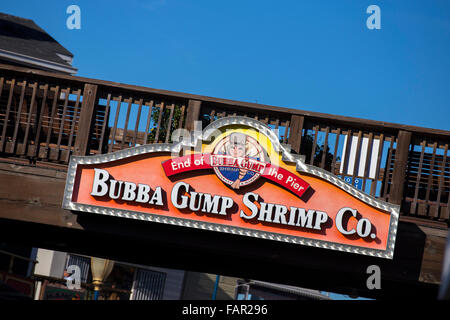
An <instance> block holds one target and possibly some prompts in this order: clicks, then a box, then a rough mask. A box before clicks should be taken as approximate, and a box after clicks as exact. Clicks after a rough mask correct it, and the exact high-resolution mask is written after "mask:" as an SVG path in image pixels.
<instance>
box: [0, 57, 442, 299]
mask: <svg viewBox="0 0 450 320" xmlns="http://www.w3.org/2000/svg"><path fill="white" fill-rule="evenodd" d="M230 115H240V116H245V117H251V118H255V119H258V120H260V121H262V122H264V123H266V124H268V125H269V126H271V127H272V128H273V129H275V130H277V132H278V135H279V139H280V141H281V142H283V143H287V144H289V145H290V146H291V148H292V151H293V152H296V153H299V154H304V155H305V156H306V161H307V162H308V163H310V164H314V165H316V166H318V167H321V168H324V169H326V170H328V171H331V172H333V173H335V174H342V173H345V174H346V175H347V176H349V177H351V178H352V179H353V180H354V179H356V178H358V179H361V181H362V186H361V188H362V190H364V191H365V192H367V193H368V194H370V195H373V196H375V197H377V198H380V199H382V200H384V201H388V202H391V203H394V204H399V205H401V218H400V224H399V227H398V238H397V244H396V250H395V254H394V259H393V260H392V261H385V260H380V259H376V258H370V257H362V256H355V255H352V254H343V253H336V252H328V251H323V250H320V249H312V248H303V247H299V246H295V245H289V244H283V243H271V242H267V241H262V240H258V239H241V238H240V237H236V236H231V235H222V234H221V235H218V234H215V233H212V232H208V231H198V230H184V229H183V228H180V227H175V226H165V225H153V224H151V223H137V222H136V221H126V223H125V222H124V221H123V220H120V219H118V218H113V217H98V216H95V217H93V216H91V215H89V214H79V213H77V212H70V211H66V210H63V209H62V208H61V202H62V197H63V192H64V183H65V177H66V170H67V163H68V161H69V157H70V155H71V154H74V155H92V154H99V153H100V154H101V153H108V152H114V151H117V150H122V149H126V148H130V147H133V146H136V145H140V144H146V143H158V142H170V141H171V133H172V132H173V131H174V130H176V129H181V128H185V129H188V130H193V129H194V122H195V121H201V122H202V123H203V125H206V124H208V123H210V122H212V121H214V120H216V119H218V118H221V117H226V116H230ZM354 139H356V140H355V141H356V153H355V154H354V155H353V157H354V158H352V155H351V153H350V151H349V150H350V148H346V152H343V151H342V150H343V146H344V144H345V143H346V141H349V142H350V141H353V140H354ZM349 144H350V143H349ZM449 144H450V132H449V131H445V130H437V129H427V128H421V127H415V126H408V125H400V124H394V123H387V122H380V121H373V120H365V119H357V118H351V117H344V116H336V115H330V114H322V113H317V112H310V111H303V110H298V109H288V108H282V107H275V106H267V105H261V104H255V103H248V102H240V101H231V100H225V99H218V98H212V97H205V96H198V95H193V94H186V93H180V92H172V91H165V90H157V89H151V88H146V87H139V86H134V85H126V84H120V83H115V82H110V81H102V80H96V79H87V78H82V77H75V76H68V75H61V74H54V73H49V72H45V71H38V70H32V69H26V68H20V67H14V66H8V65H0V240H2V241H5V240H8V241H10V240H14V241H18V242H24V243H27V244H32V245H35V246H41V247H47V248H53V249H59V250H69V248H70V251H71V252H80V253H82V254H89V255H97V256H107V257H110V258H113V259H118V260H122V261H130V262H136V263H142V264H144V263H149V264H152V265H159V266H165V267H171V268H179V269H187V270H196V271H202V272H203V271H205V272H210V273H218V274H228V275H230V276H238V277H247V278H253V279H258V280H264V281H275V282H281V283H287V284H291V285H299V286H304V287H310V288H317V289H322V290H330V291H335V292H346V293H351V292H355V290H356V291H357V292H358V293H359V294H361V295H365V296H371V297H393V296H398V295H405V296H411V295H423V296H424V297H430V298H435V296H436V293H437V287H438V284H439V281H440V272H441V265H442V259H443V251H444V248H445V243H446V238H447V235H448V226H449V222H450V159H449V156H450V152H449ZM372 154H376V157H373V156H372ZM353 163H354V164H355V165H353ZM361 165H363V167H362V168H363V169H362V170H360V167H361ZM351 167H352V168H353V169H352V170H350V172H349V168H351ZM371 264H377V265H379V266H380V267H381V271H382V290H379V291H376V290H375V291H374V290H368V289H367V288H366V285H365V281H366V279H367V276H368V275H367V274H366V273H365V272H366V268H367V266H369V265H371Z"/></svg>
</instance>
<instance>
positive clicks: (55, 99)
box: [45, 86, 60, 157]
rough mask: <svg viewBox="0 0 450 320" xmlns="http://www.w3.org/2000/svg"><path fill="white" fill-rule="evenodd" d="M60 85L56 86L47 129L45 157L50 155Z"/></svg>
mask: <svg viewBox="0 0 450 320" xmlns="http://www.w3.org/2000/svg"><path fill="white" fill-rule="evenodd" d="M59 92H60V91H59V86H56V87H55V95H54V96H53V104H52V112H51V116H50V123H49V125H48V130H47V139H46V141H45V153H46V155H45V157H47V156H48V150H49V145H50V138H51V135H52V129H53V121H54V119H55V113H56V109H57V108H58V100H59Z"/></svg>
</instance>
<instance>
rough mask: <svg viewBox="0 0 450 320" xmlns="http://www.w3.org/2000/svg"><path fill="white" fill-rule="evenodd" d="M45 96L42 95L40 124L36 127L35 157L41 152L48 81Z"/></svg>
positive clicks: (44, 88)
mask: <svg viewBox="0 0 450 320" xmlns="http://www.w3.org/2000/svg"><path fill="white" fill-rule="evenodd" d="M43 90H44V92H43V97H42V103H41V110H40V112H39V117H38V124H37V129H36V137H35V139H34V145H35V149H34V157H37V155H38V153H39V146H40V138H41V130H42V119H43V118H44V110H45V106H46V103H47V94H48V84H47V83H46V84H45V85H44V87H43Z"/></svg>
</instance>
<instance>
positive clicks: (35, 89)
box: [20, 82, 38, 155]
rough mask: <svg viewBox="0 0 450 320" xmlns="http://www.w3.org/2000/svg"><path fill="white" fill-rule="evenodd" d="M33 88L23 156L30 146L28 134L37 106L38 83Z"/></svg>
mask: <svg viewBox="0 0 450 320" xmlns="http://www.w3.org/2000/svg"><path fill="white" fill-rule="evenodd" d="M32 87H33V93H32V95H31V102H30V111H29V112H28V117H27V124H26V128H25V134H24V137H23V144H24V146H25V148H23V150H22V152H21V153H20V154H21V155H23V154H25V153H26V146H27V144H28V134H29V132H30V125H31V117H32V116H33V111H34V104H35V101H36V91H37V87H38V83H37V82H35V83H34V84H33V85H32Z"/></svg>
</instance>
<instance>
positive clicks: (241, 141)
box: [210, 132, 269, 189]
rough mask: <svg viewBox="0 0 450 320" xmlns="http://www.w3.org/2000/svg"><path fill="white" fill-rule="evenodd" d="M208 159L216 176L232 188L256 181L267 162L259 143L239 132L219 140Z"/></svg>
mask: <svg viewBox="0 0 450 320" xmlns="http://www.w3.org/2000/svg"><path fill="white" fill-rule="evenodd" d="M210 161H211V166H212V167H213V169H214V172H215V173H216V175H217V176H218V178H219V179H220V180H222V181H223V182H224V183H225V184H227V185H229V186H230V187H231V188H233V189H239V188H240V187H243V186H247V185H249V184H251V183H252V182H254V181H256V180H257V179H258V178H259V177H260V176H261V175H262V174H263V173H264V170H265V168H266V166H267V164H268V163H269V161H268V156H267V155H266V152H265V151H264V149H263V148H262V147H261V145H260V144H259V143H258V142H257V141H256V140H255V139H254V138H252V137H250V136H248V135H246V134H244V133H240V132H233V133H231V134H230V135H228V136H227V137H225V138H223V139H222V140H221V141H219V143H218V144H217V145H216V147H215V148H214V151H213V153H212V154H211V160H210Z"/></svg>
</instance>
